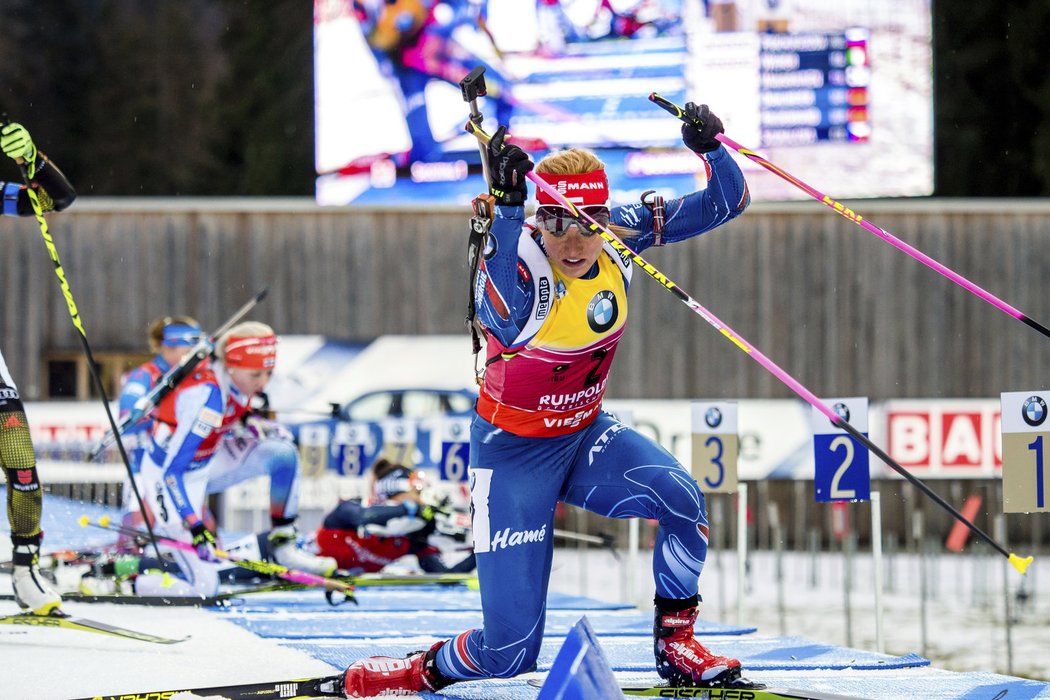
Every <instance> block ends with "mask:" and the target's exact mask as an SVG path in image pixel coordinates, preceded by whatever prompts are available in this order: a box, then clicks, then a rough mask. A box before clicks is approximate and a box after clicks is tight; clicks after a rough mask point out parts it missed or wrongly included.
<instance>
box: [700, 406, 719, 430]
mask: <svg viewBox="0 0 1050 700" xmlns="http://www.w3.org/2000/svg"><path fill="white" fill-rule="evenodd" d="M704 422H705V423H707V427H709V428H717V427H718V426H720V425H721V424H722V412H721V411H719V410H718V407H717V406H712V407H711V408H709V409H707V412H706V413H704Z"/></svg>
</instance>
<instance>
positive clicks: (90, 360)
mask: <svg viewBox="0 0 1050 700" xmlns="http://www.w3.org/2000/svg"><path fill="white" fill-rule="evenodd" d="M6 124H7V115H3V117H2V118H0V127H2V126H4V125H6ZM16 162H17V163H18V170H19V172H21V174H22V182H23V183H25V186H26V195H27V196H28V197H29V202H30V204H31V205H32V207H33V214H34V215H35V216H36V220H37V223H38V224H40V235H41V236H43V238H44V245H45V246H47V252H48V255H49V256H50V258H51V262H52V263H54V265H55V275H57V276H58V281H59V285H60V286H61V288H62V295H63V296H64V297H65V299H66V307H67V308H68V309H69V318H70V320H72V321H73V327H74V328H76V329H77V336H78V337H79V338H80V345H81V347H83V349H84V355H85V356H86V357H87V364H88V370H89V371H90V372H91V378H92V379H93V380H94V381H95V389H96V390H97V391H98V395H99V397H101V399H102V406H103V407H104V408H105V410H106V418H107V419H108V420H109V425H110V427H111V428H112V429H113V430H114V431H116V429H117V422H116V419H114V417H113V411H112V410H111V409H110V407H109V396H108V395H107V394H106V387H105V386H103V385H102V377H100V376H99V373H98V367H97V366H96V365H95V356H94V354H93V353H92V352H91V345H90V343H88V338H87V332H86V331H85V330H84V324H83V322H82V321H81V320H80V312H79V311H78V310H77V303H76V301H75V300H74V299H73V291H72V290H71V289H70V287H69V281H68V280H67V279H66V271H65V270H64V269H63V268H62V261H61V260H60V259H59V257H58V248H56V247H55V240H54V238H52V237H51V231H50V229H49V228H48V225H47V219H46V218H45V217H44V210H43V207H41V206H40V198H39V197H37V194H36V191H35V190H34V189H33V183H32V181H31V180H30V177H29V170H28V169H27V166H26V163H25V160H24V159H22V158H19V159H18V160H17V161H16ZM116 442H117V449H118V450H119V451H120V458H121V460H122V461H123V462H124V469H125V470H126V471H127V473H128V481H129V482H130V483H131V490H132V491H133V492H134V493H135V501H136V502H137V503H138V506H139V512H140V513H142V519H143V520H144V521H145V523H146V532H148V533H149V539H150V542H151V543H152V544H153V551H154V552H155V553H156V555H157V559H161V556H160V548H159V547H158V546H157V538H156V536H155V535H154V534H153V526H152V525H151V524H150V521H149V518H148V517H146V507H145V504H144V503H143V502H142V494H140V493H139V489H138V486H137V485H136V484H135V478H134V475H133V474H132V473H131V463H130V462H129V461H128V453H127V451H126V450H125V449H124V443H123V442H122V441H121V440H120V439H119V437H118V438H117V441H116Z"/></svg>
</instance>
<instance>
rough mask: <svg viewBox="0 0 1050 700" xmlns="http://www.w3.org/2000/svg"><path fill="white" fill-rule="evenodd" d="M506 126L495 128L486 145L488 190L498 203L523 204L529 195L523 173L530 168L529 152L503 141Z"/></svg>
mask: <svg viewBox="0 0 1050 700" xmlns="http://www.w3.org/2000/svg"><path fill="white" fill-rule="evenodd" d="M506 135H507V127H505V126H501V127H500V128H498V129H496V133H495V134H494V135H493V136H492V140H491V141H489V145H488V157H489V180H490V181H489V191H490V192H492V194H493V196H495V197H496V201H497V202H498V203H499V204H505V205H509V206H523V205H524V204H525V200H526V199H527V198H528V196H529V190H528V188H527V186H526V184H525V183H526V179H525V174H526V173H527V172H529V171H530V170H532V161H531V160H529V154H527V153H526V152H525V151H523V150H521V149H520V148H518V147H517V146H514V145H512V144H505V143H503V139H504V137H505V136H506Z"/></svg>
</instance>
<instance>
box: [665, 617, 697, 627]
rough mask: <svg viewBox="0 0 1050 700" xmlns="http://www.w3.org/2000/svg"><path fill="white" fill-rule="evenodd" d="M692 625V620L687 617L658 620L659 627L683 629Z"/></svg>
mask: <svg viewBox="0 0 1050 700" xmlns="http://www.w3.org/2000/svg"><path fill="white" fill-rule="evenodd" d="M691 624H693V621H692V619H690V618H688V617H670V616H667V617H662V618H660V625H662V626H663V627H685V626H686V625H691Z"/></svg>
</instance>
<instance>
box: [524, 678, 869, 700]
mask: <svg viewBox="0 0 1050 700" xmlns="http://www.w3.org/2000/svg"><path fill="white" fill-rule="evenodd" d="M544 680H545V679H542V678H530V679H529V680H528V684H529V685H531V686H533V687H536V688H542V687H543V683H544ZM745 683H750V681H745ZM620 690H621V691H622V692H623V694H624V695H626V696H628V697H643V698H703V699H704V700H851V699H850V698H848V697H847V696H844V695H829V694H827V693H817V692H813V691H810V690H792V689H788V688H767V687H765V685H763V684H762V683H753V684H752V687H750V688H749V687H744V686H742V685H740V686H737V687H735V688H687V687H682V688H675V687H672V686H668V685H649V686H638V685H627V684H621V685H620Z"/></svg>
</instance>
